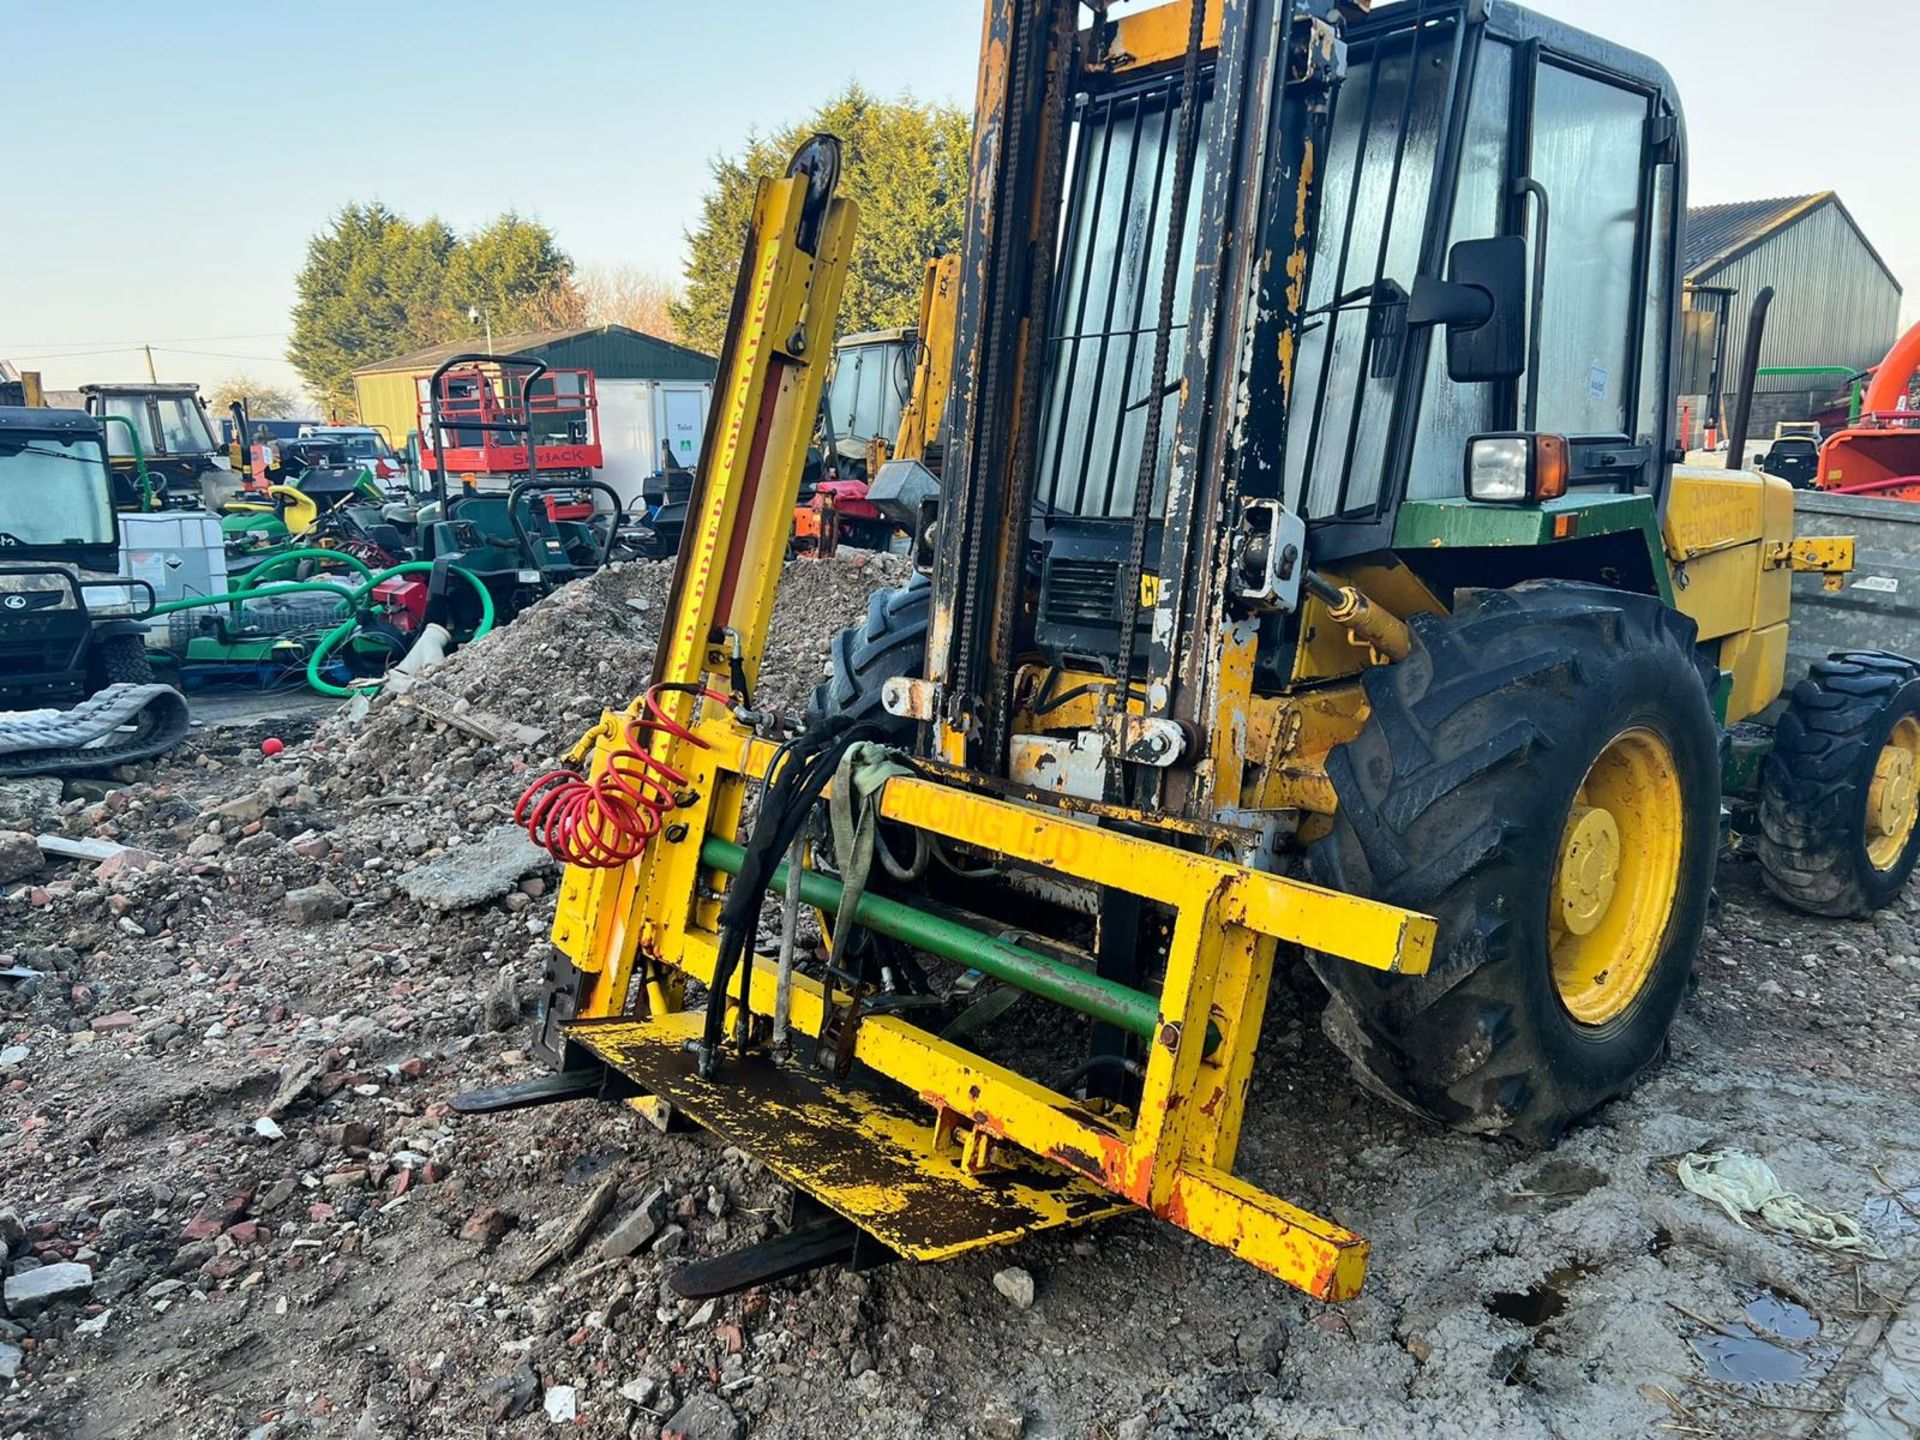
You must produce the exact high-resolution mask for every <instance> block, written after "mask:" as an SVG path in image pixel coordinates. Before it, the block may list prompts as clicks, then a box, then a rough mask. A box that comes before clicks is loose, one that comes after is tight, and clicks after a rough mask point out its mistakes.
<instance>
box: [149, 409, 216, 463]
mask: <svg viewBox="0 0 1920 1440" xmlns="http://www.w3.org/2000/svg"><path fill="white" fill-rule="evenodd" d="M153 405H154V409H155V410H157V411H158V412H159V415H160V446H159V448H160V451H161V453H162V454H165V455H211V454H212V453H213V452H214V451H216V450H218V449H219V448H220V447H219V446H218V445H216V444H214V440H213V431H212V429H211V428H209V426H208V425H207V417H206V415H205V414H204V413H203V412H202V411H201V409H200V403H199V401H197V400H195V399H193V398H192V397H191V396H188V395H162V396H159V397H157V398H156V399H155V400H154V402H153Z"/></svg>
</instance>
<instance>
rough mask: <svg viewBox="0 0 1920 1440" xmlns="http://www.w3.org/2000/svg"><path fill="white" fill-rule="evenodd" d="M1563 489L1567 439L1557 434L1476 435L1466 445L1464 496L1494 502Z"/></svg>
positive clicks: (1551, 495)
mask: <svg viewBox="0 0 1920 1440" xmlns="http://www.w3.org/2000/svg"><path fill="white" fill-rule="evenodd" d="M1566 493H1567V442H1566V440H1565V439H1564V438H1563V437H1561V436H1559V435H1479V436H1476V437H1474V439H1473V440H1472V441H1470V442H1469V443H1468V445H1467V498H1468V499H1470V500H1479V501H1482V502H1485V503H1487V504H1494V505H1524V504H1526V503H1527V502H1529V501H1539V500H1555V499H1558V498H1559V497H1560V496H1562V495H1565V494H1566Z"/></svg>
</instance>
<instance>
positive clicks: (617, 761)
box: [513, 685, 730, 870]
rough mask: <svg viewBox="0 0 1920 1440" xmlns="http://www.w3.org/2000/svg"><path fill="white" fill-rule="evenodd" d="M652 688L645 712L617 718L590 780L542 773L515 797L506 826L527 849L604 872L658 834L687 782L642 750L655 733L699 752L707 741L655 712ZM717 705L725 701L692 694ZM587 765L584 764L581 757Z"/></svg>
mask: <svg viewBox="0 0 1920 1440" xmlns="http://www.w3.org/2000/svg"><path fill="white" fill-rule="evenodd" d="M674 688H679V687H674V686H667V685H656V686H654V687H653V688H652V689H651V690H649V691H647V693H646V694H645V695H643V696H642V697H641V706H642V709H643V710H644V712H645V713H643V714H640V715H629V716H626V717H624V719H623V720H622V722H621V724H622V727H623V733H622V735H621V737H620V745H619V748H618V749H616V750H615V751H614V752H613V754H612V756H611V757H610V759H609V760H608V762H607V765H606V768H605V769H603V770H602V771H601V772H600V774H599V775H598V776H596V777H594V778H593V779H588V778H587V777H586V776H584V775H581V774H579V773H578V772H576V771H573V770H549V771H548V772H547V773H546V774H544V775H542V776H541V777H540V778H539V779H538V780H535V781H534V782H533V783H532V784H531V785H529V786H527V788H526V789H525V790H524V791H523V792H522V793H521V796H520V802H519V803H518V804H517V805H515V806H514V807H513V823H514V824H516V825H521V826H524V827H525V828H526V832H527V834H528V835H529V836H530V837H531V838H532V840H533V843H534V844H536V845H538V846H539V847H540V848H541V849H542V850H545V851H546V852H547V853H548V854H549V855H551V856H553V858H554V859H556V860H558V861H560V862H561V863H562V864H565V865H579V866H582V867H584V868H586V869H589V870H612V869H615V868H617V867H619V866H621V865H625V864H626V863H627V862H628V861H630V860H633V859H636V858H637V857H638V856H639V854H640V852H641V851H643V850H645V849H646V848H647V842H648V841H649V840H651V839H653V837H654V836H656V835H658V834H659V833H660V831H661V830H662V829H664V828H665V826H666V823H667V816H668V814H669V813H671V812H672V811H673V810H674V809H675V808H676V807H677V806H678V805H679V803H680V802H679V800H678V799H677V798H676V793H677V792H678V791H679V790H680V789H682V788H683V787H684V786H685V785H686V783H687V777H686V776H685V775H683V774H682V773H681V772H680V771H678V770H676V769H675V768H674V767H673V766H671V765H668V764H666V763H665V762H664V761H661V760H656V759H655V758H654V757H653V756H652V755H651V754H650V753H649V752H648V748H647V747H648V743H649V741H650V740H651V738H652V736H653V734H654V733H655V732H656V731H659V732H664V733H666V734H668V735H671V736H673V737H674V738H675V739H676V740H685V741H687V742H688V743H689V744H692V745H697V746H699V747H700V748H701V749H702V750H704V749H706V748H707V742H706V741H704V740H702V739H701V738H700V737H699V736H698V735H696V734H694V733H693V731H691V730H689V729H687V728H686V727H685V726H684V725H682V724H680V722H679V721H677V720H675V719H674V718H673V717H672V716H670V715H668V714H667V713H666V711H665V710H663V709H662V708H661V706H660V695H661V692H662V691H665V690H668V689H674ZM695 693H697V694H700V695H703V696H705V697H706V698H707V699H709V700H715V701H718V702H719V703H720V704H722V705H726V704H729V703H730V702H729V700H728V698H727V697H726V696H725V695H722V694H719V693H718V692H716V691H713V690H700V691H697V692H695ZM588 764H589V765H591V764H592V759H591V757H589V759H588Z"/></svg>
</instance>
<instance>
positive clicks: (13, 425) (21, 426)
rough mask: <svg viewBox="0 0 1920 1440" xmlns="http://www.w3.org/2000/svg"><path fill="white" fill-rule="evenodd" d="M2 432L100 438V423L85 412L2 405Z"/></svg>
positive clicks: (0, 422) (0, 419)
mask: <svg viewBox="0 0 1920 1440" xmlns="http://www.w3.org/2000/svg"><path fill="white" fill-rule="evenodd" d="M0 430H35V431H39V432H40V433H42V434H47V433H52V434H64V433H72V434H76V435H93V436H98V435H99V433H100V422H99V421H98V420H96V419H95V418H94V417H93V416H91V415H89V414H87V412H86V411H84V410H49V409H47V408H45V407H44V406H39V405H0Z"/></svg>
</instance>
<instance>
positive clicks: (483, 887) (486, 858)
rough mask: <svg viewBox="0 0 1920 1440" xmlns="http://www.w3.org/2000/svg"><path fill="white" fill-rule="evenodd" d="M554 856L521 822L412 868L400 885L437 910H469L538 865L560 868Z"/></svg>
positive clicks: (510, 886)
mask: <svg viewBox="0 0 1920 1440" xmlns="http://www.w3.org/2000/svg"><path fill="white" fill-rule="evenodd" d="M556 868H557V867H556V866H555V865H554V862H553V857H552V856H551V855H549V854H547V852H546V851H544V850H542V849H541V848H540V847H539V846H538V845H535V844H534V843H533V841H531V840H529V839H528V838H527V832H526V831H524V830H522V829H521V828H520V827H519V826H517V825H500V826H496V827H495V828H494V829H492V830H489V831H488V832H487V834H486V836H485V837H484V838H483V839H482V840H481V841H480V843H479V844H478V845H462V846H460V847H459V848H458V849H456V850H451V851H449V852H448V853H447V854H446V855H445V856H443V857H442V858H440V859H438V860H435V861H433V862H432V863H431V864H428V865H422V866H420V867H419V868H418V869H416V870H409V871H408V872H407V873H406V874H405V875H402V876H401V877H400V884H401V887H402V888H403V889H404V890H405V891H406V892H407V894H408V895H409V896H411V897H412V898H413V899H414V900H416V901H418V902H419V903H420V904H422V905H429V906H431V907H433V908H434V909H435V910H464V909H466V908H467V907H469V906H472V905H482V904H485V903H486V902H487V901H489V900H497V899H499V898H500V897H501V896H502V895H505V894H506V893H507V892H508V891H509V890H512V889H513V888H514V886H516V885H517V884H518V883H519V882H520V881H521V880H523V879H524V878H526V877H527V876H528V875H531V874H534V873H535V872H536V871H551V870H554V869H556Z"/></svg>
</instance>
